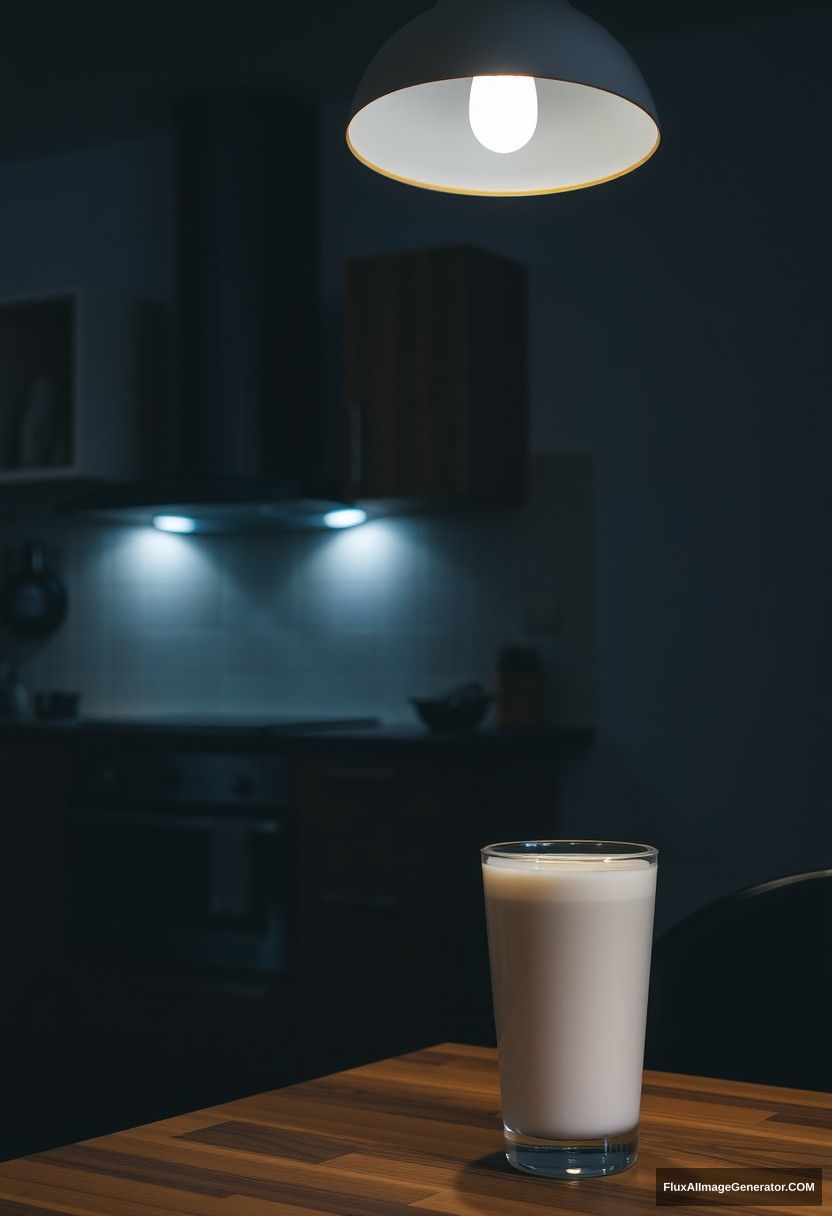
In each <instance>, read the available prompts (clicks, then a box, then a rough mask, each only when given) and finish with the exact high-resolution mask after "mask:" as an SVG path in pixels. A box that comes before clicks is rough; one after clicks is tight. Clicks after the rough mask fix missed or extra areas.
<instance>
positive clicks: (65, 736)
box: [0, 718, 594, 760]
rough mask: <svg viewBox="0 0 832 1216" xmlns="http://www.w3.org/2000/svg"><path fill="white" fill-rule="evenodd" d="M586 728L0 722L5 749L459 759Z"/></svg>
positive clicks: (583, 739) (560, 745)
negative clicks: (144, 748) (113, 747)
mask: <svg viewBox="0 0 832 1216" xmlns="http://www.w3.org/2000/svg"><path fill="white" fill-rule="evenodd" d="M593 736H594V732H593V731H592V730H591V729H590V728H589V727H539V728H536V729H533V730H494V729H492V728H483V729H481V730H478V731H475V732H474V733H472V734H444V735H440V734H433V733H431V732H429V731H427V730H425V729H424V727H421V726H419V725H418V724H414V725H413V726H409V725H398V724H396V725H384V724H382V725H376V726H365V727H357V726H348V725H345V726H327V727H326V728H325V729H310V728H308V727H303V726H300V727H297V728H292V727H290V726H280V727H277V728H275V729H271V728H269V727H268V726H266V725H244V726H238V725H232V724H229V723H227V722H218V723H216V724H212V723H210V722H196V723H180V722H174V721H166V720H164V719H163V718H160V719H159V720H158V721H153V720H150V719H148V720H145V719H136V720H132V721H131V720H123V721H104V720H102V721H98V720H94V721H85V720H83V719H82V720H81V721H80V722H38V721H15V720H6V721H0V747H2V746H4V745H6V746H8V745H10V744H24V745H39V744H44V743H49V744H57V745H60V746H62V747H66V748H71V749H76V748H78V747H89V746H93V747H96V746H102V745H104V744H108V745H110V744H117V745H118V746H119V747H121V746H123V745H125V744H126V745H134V744H135V745H141V744H143V743H147V744H152V745H153V746H154V747H158V746H160V745H161V746H163V747H175V748H177V749H179V750H181V749H182V748H183V747H187V748H193V749H195V750H214V751H216V750H233V751H237V752H249V751H257V752H264V751H266V752H292V753H298V752H301V753H302V752H307V753H308V752H315V753H321V752H327V753H340V754H344V753H349V754H350V755H355V754H367V753H371V752H373V753H377V752H383V753H384V754H385V755H386V756H390V755H402V756H407V755H411V756H416V755H419V756H421V755H426V754H430V755H431V756H432V757H436V758H441V757H442V756H448V757H451V756H452V757H453V758H454V759H459V758H463V757H471V758H472V759H479V760H482V759H485V758H487V757H488V756H489V755H494V756H495V757H496V756H499V757H500V758H501V759H505V760H507V759H509V758H512V759H513V758H517V759H551V758H552V754H553V752H557V753H568V752H569V751H572V750H573V749H578V748H581V747H585V746H587V745H588V744H589V743H591V742H592V739H593Z"/></svg>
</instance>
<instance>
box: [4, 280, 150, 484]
mask: <svg viewBox="0 0 832 1216" xmlns="http://www.w3.org/2000/svg"><path fill="white" fill-rule="evenodd" d="M165 325H166V322H165V313H164V309H163V308H162V307H161V306H160V305H157V304H151V303H147V302H143V301H138V300H134V299H131V298H128V297H125V296H118V295H113V294H108V293H105V292H100V291H94V290H90V289H86V288H83V289H77V290H73V291H66V292H56V293H51V294H44V295H37V296H31V297H27V298H25V299H14V300H3V301H0V488H2V487H6V486H7V487H13V488H17V487H20V486H29V485H47V484H58V485H59V484H62V483H68V484H74V483H83V482H85V481H95V480H102V479H120V478H127V477H131V476H135V475H137V474H140V473H143V472H146V471H147V470H148V465H149V464H150V463H151V461H152V460H153V459H156V458H157V457H156V456H155V454H154V453H151V452H149V451H146V450H145V445H147V444H149V443H151V442H153V436H152V435H151V433H150V428H148V427H147V426H146V425H144V426H143V423H144V424H146V423H147V422H148V421H149V419H150V417H151V415H152V414H153V413H154V411H160V415H161V411H162V409H163V406H164V401H165V397H166V391H167V370H166V355H165V345H166V343H165ZM157 439H158V437H157ZM157 446H158V443H157Z"/></svg>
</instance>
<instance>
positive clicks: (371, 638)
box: [0, 456, 593, 724]
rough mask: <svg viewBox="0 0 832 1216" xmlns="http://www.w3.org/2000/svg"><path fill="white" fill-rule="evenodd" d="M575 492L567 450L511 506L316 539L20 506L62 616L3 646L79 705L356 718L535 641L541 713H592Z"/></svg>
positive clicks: (583, 471) (113, 710)
mask: <svg viewBox="0 0 832 1216" xmlns="http://www.w3.org/2000/svg"><path fill="white" fill-rule="evenodd" d="M591 508H592V484H591V470H590V468H589V464H588V461H587V460H586V459H585V458H583V457H567V456H557V457H556V456H542V457H537V458H536V459H535V460H534V462H533V469H532V488H531V495H530V500H529V503H528V505H527V506H526V507H525V508H524V509H522V510H520V511H512V512H505V513H494V514H487V515H486V514H478V515H466V516H455V517H454V516H444V517H433V516H403V517H397V518H388V519H383V520H377V521H374V522H372V523H369V524H366V525H364V526H363V527H359V528H355V529H351V530H346V531H342V532H332V533H306V534H294V535H270V536H250V537H246V536H241V537H210V536H199V535H197V536H176V535H170V534H164V533H160V532H157V531H155V530H154V529H152V528H149V527H148V528H127V527H119V526H113V525H105V524H89V523H81V522H79V521H73V522H61V523H60V524H56V522H55V517H54V516H52V515H49V514H46V513H38V512H36V511H32V510H28V509H27V510H26V511H25V512H24V511H20V512H19V513H17V514H16V516H15V518H14V519H12V520H9V521H8V527H7V528H6V529H4V534H5V537H6V540H7V546H8V552H9V554H10V555H11V554H13V551H14V547H15V546H16V545H17V544H19V542H20V541H21V540H23V539H24V538H25V537H27V536H30V535H33V536H37V537H38V538H39V539H44V540H45V541H47V542H48V544H50V545H51V546H53V547H54V552H55V555H56V559H57V562H58V564H59V566H60V569H61V571H62V573H63V577H64V578H65V580H66V582H67V586H68V590H69V596H70V611H69V617H68V620H67V623H66V624H65V625H64V626H63V628H62V629H61V630H60V631H59V632H58V633H57V634H56V635H55V636H54V637H53V638H51V639H49V640H48V641H47V642H46V643H45V644H44V643H41V644H38V645H37V646H35V645H32V644H30V643H25V644H24V643H21V642H17V641H15V640H13V639H11V638H9V637H5V638H3V639H2V650H0V654H3V655H8V656H10V657H12V658H13V659H14V660H15V661H16V662H17V664H18V666H19V671H20V678H21V679H22V680H23V682H24V683H26V684H27V685H28V686H29V687H30V688H31V689H33V690H34V689H39V688H66V689H75V690H79V691H81V693H82V695H83V710H84V713H85V714H87V715H109V714H119V715H122V714H134V713H155V712H160V713H168V712H178V711H193V710H198V711H200V712H202V713H206V712H217V713H234V712H240V713H243V712H246V713H275V714H365V713H366V714H373V715H378V716H380V717H382V718H384V719H386V720H389V721H408V720H411V719H412V714H411V711H410V707H409V705H408V702H407V698H408V697H409V696H412V695H419V694H427V693H436V692H441V691H443V690H444V689H445V688H446V687H448V686H450V685H453V684H455V683H459V682H462V681H465V680H469V679H478V680H480V681H482V683H483V684H485V685H486V686H490V684H491V682H492V673H493V669H494V663H495V658H496V653H497V650H498V648H499V647H500V646H502V645H505V644H508V643H511V642H517V641H523V642H527V643H534V644H536V645H538V646H539V648H540V651H541V654H542V656H543V658H544V662H545V665H546V673H547V716H548V717H549V719H550V720H557V721H561V722H566V723H570V724H571V723H587V722H589V721H591V717H592V633H593V630H592V623H593V622H592V617H593V611H592V594H591V589H592V588H591V584H592V554H591V549H592V544H591V539H592V509H591Z"/></svg>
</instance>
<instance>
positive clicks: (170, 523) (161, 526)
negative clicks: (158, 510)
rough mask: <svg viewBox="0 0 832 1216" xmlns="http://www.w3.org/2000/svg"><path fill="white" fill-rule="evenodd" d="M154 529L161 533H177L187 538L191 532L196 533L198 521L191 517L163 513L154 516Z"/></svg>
mask: <svg viewBox="0 0 832 1216" xmlns="http://www.w3.org/2000/svg"><path fill="white" fill-rule="evenodd" d="M153 527H154V528H156V529H157V531H159V532H175V533H178V534H180V535H182V536H186V535H188V534H190V533H191V532H196V520H195V519H194V518H193V517H192V516H190V515H173V514H170V515H167V514H164V513H162V514H160V515H154V516H153Z"/></svg>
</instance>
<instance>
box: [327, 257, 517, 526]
mask: <svg viewBox="0 0 832 1216" xmlns="http://www.w3.org/2000/svg"><path fill="white" fill-rule="evenodd" d="M345 348H346V349H345V379H346V390H345V402H346V417H345V433H346V448H347V453H348V460H347V466H348V477H347V495H348V497H350V498H352V499H357V500H365V499H366V500H398V499H409V500H411V501H412V502H416V503H419V502H421V503H436V504H449V505H457V506H512V505H516V504H519V503H521V502H522V501H523V498H524V495H525V488H526V466H527V462H528V405H527V396H528V390H527V371H526V362H527V360H526V272H525V269H524V267H523V266H521V265H520V264H518V263H516V262H512V261H509V260H508V259H506V258H503V257H500V256H498V255H497V254H494V253H489V252H486V251H484V250H480V249H474V248H469V247H459V248H448V249H428V250H420V251H417V252H413V253H396V254H384V255H379V256H374V257H364V258H357V259H353V260H351V261H349V262H348V263H347V269H346V298H345Z"/></svg>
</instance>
